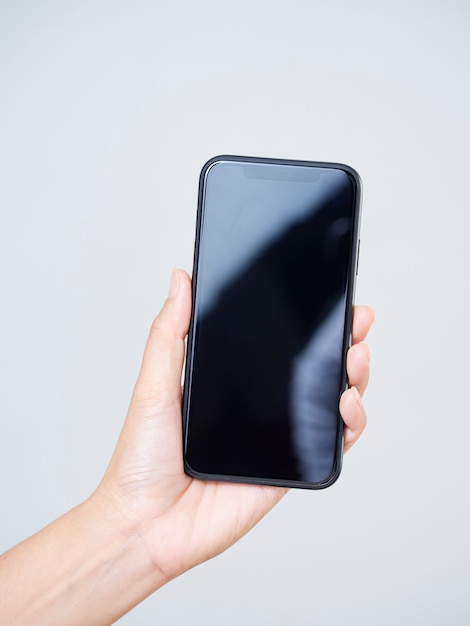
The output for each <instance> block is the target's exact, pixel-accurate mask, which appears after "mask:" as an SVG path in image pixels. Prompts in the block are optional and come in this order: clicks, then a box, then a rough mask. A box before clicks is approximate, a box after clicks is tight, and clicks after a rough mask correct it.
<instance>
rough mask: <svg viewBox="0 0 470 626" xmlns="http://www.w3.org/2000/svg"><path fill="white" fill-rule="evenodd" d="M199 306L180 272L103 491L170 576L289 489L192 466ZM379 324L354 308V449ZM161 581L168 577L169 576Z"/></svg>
mask: <svg viewBox="0 0 470 626" xmlns="http://www.w3.org/2000/svg"><path fill="white" fill-rule="evenodd" d="M190 312H191V281H190V278H189V276H188V275H187V274H186V273H185V272H183V271H181V270H175V271H174V272H173V276H172V282H171V287H170V294H169V296H168V299H167V300H166V302H165V305H164V307H163V309H162V311H161V312H160V314H159V315H158V317H157V318H156V320H155V321H154V323H153V326H152V329H151V331H150V336H149V338H148V342H147V346H146V349H145V354H144V358H143V363H142V368H141V372H140V375H139V378H138V381H137V384H136V387H135V390H134V394H133V397H132V401H131V404H130V408H129V412H128V415H127V418H126V421H125V424H124V427H123V430H122V433H121V436H120V439H119V442H118V445H117V447H116V450H115V453H114V455H113V458H112V460H111V462H110V465H109V467H108V470H107V472H106V474H105V477H104V479H103V481H102V483H101V485H100V487H99V489H98V491H97V494H96V495H98V496H100V497H101V498H104V500H105V501H107V502H108V503H109V502H111V503H112V506H113V507H115V511H116V512H117V515H118V519H119V520H120V521H121V523H122V524H123V525H124V526H127V527H128V528H132V532H133V533H135V534H137V535H138V536H139V538H140V541H141V542H142V543H143V545H144V546H145V550H146V551H147V553H148V555H149V558H150V559H151V561H152V563H153V565H154V567H155V569H156V570H158V572H159V573H160V575H161V580H160V583H161V584H163V583H164V582H167V581H168V580H170V579H172V578H174V577H175V576H177V575H178V574H181V573H182V572H184V571H186V570H188V569H190V568H191V567H193V566H195V565H197V564H198V563H201V562H202V561H205V560H207V559H209V558H211V557H213V556H215V555H217V554H219V553H220V552H222V551H223V550H225V549H226V548H228V547H229V546H230V545H232V544H233V543H234V542H235V541H237V540H238V539H239V538H240V537H242V536H243V535H244V534H245V533H246V532H248V531H249V530H250V529H251V528H252V527H253V526H254V525H255V524H256V523H257V522H258V521H259V520H260V519H261V518H262V517H263V516H264V515H265V514H266V513H267V512H268V511H269V510H270V509H271V508H272V507H273V506H274V505H275V504H276V503H277V502H278V501H279V500H280V499H281V498H282V496H283V495H284V494H285V493H286V491H287V489H284V488H280V487H266V486H257V485H242V484H230V483H222V482H212V481H211V482H209V481H208V482H205V481H201V480H194V479H192V478H190V477H189V476H187V475H186V474H185V473H184V471H183V454H182V430H181V428H182V427H181V373H182V367H183V360H184V354H185V343H184V342H185V337H186V334H187V331H188V325H189V318H190ZM372 322H373V311H372V310H371V309H370V308H369V307H364V306H357V307H355V309H354V316H353V332H352V344H353V345H352V347H351V348H350V350H349V353H348V358H347V370H348V376H349V381H350V384H351V385H352V387H351V388H350V389H348V390H347V391H346V392H345V393H344V394H343V395H342V397H341V402H340V412H341V415H342V417H343V420H344V422H345V429H344V448H345V450H348V449H349V448H350V447H351V446H352V445H353V444H354V443H355V441H356V440H357V439H358V437H359V436H360V434H361V433H362V431H363V430H364V428H365V424H366V416H365V412H364V408H363V406H362V402H361V395H362V394H363V393H364V391H365V388H366V386H367V382H368V376H369V349H368V346H367V345H366V344H364V343H362V341H363V340H364V338H365V337H366V335H367V333H368V331H369V328H370V326H371V324H372ZM160 583H159V584H160Z"/></svg>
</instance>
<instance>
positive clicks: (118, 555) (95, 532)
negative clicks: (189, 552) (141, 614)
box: [0, 494, 165, 626]
mask: <svg viewBox="0 0 470 626" xmlns="http://www.w3.org/2000/svg"><path fill="white" fill-rule="evenodd" d="M164 582H165V580H164V578H163V576H162V575H161V574H160V573H159V572H158V570H156V569H155V567H154V565H153V564H152V562H151V560H150V558H149V556H148V554H147V551H146V549H145V547H144V545H143V544H142V543H141V541H140V539H139V536H138V534H137V533H136V532H134V531H133V529H132V526H131V524H128V523H126V521H125V520H122V519H120V518H118V517H117V516H116V514H115V513H114V511H113V509H112V507H110V506H108V505H107V503H106V501H104V500H103V499H102V498H100V496H99V495H96V494H94V495H93V496H92V497H91V498H89V499H88V500H87V501H85V502H84V503H83V504H81V505H79V506H78V507H76V508H75V509H73V510H72V511H70V512H68V513H67V514H65V515H64V516H63V517H61V518H59V519H58V520H56V521H55V522H53V523H52V524H50V525H49V526H47V527H46V528H44V529H43V530H41V531H40V532H39V533H37V534H36V535H34V536H33V537H31V538H29V539H27V540H26V541H24V542H22V543H20V544H19V545H17V546H16V547H14V548H12V549H11V550H9V551H8V552H6V553H5V554H3V555H2V556H1V557H0V590H1V592H0V623H1V624H5V625H8V626H10V625H11V626H20V625H21V626H23V625H25V626H26V625H27V626H39V625H43V624H44V625H46V624H47V626H55V625H56V624H57V625H60V626H74V625H75V624H76V625H77V626H78V625H79V626H83V624H87V626H98V625H104V624H111V623H113V622H114V621H115V620H116V619H118V618H119V617H120V616H121V615H123V614H124V613H126V612H127V611H129V610H130V609H131V608H132V607H134V606H135V605H136V604H138V603H139V602H140V601H141V600H143V599H144V598H145V597H146V596H148V595H150V594H151V593H152V592H153V591H155V590H156V589H158V588H159V587H160V586H162V585H163V584H164Z"/></svg>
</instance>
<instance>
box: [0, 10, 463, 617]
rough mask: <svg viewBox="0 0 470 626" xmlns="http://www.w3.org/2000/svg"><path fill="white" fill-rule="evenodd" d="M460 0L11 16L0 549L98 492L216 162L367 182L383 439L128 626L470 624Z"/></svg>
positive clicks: (4, 161)
mask: <svg viewBox="0 0 470 626" xmlns="http://www.w3.org/2000/svg"><path fill="white" fill-rule="evenodd" d="M469 28H470V5H469V4H468V2H467V1H466V0H445V1H444V0H441V1H436V0H427V1H424V0H422V1H417V0H407V1H404V0H394V1H393V2H391V1H390V2H381V1H377V0H376V1H372V0H370V1H366V0H358V1H356V2H350V1H347V0H330V1H329V2H320V1H317V0H290V1H289V2H287V0H283V1H282V2H281V1H279V0H237V2H228V1H224V0H218V1H215V0H214V1H212V0H198V1H197V2H192V1H190V0H179V1H175V2H171V3H170V2H162V1H160V0H154V1H153V2H152V1H145V0H133V1H132V2H131V1H118V0H115V1H111V0H109V1H106V0H94V1H88V0H82V1H80V2H70V1H59V0H57V1H55V2H53V1H50V0H49V1H47V0H46V1H44V2H33V1H32V0H29V1H24V0H16V1H15V2H13V1H9V2H6V1H5V0H3V1H1V2H0V209H1V229H0V255H1V263H0V268H1V282H0V284H1V310H0V314H1V324H0V341H1V347H0V362H1V390H0V420H1V421H0V480H1V511H0V551H2V550H3V549H6V548H8V547H9V546H11V545H13V544H14V543H16V542H18V541H19V540H21V539H22V538H24V537H26V536H28V535H29V534H31V533H33V532H34V531H36V530H38V529H39V528H41V527H42V526H43V525H45V524H46V523H48V522H49V521H51V520H52V519H54V518H55V517H57V516H58V515H60V514H61V513H62V512H64V511H65V510H67V509H68V508H70V507H72V506H73V505H75V504H77V503H78V502H80V501H81V500H83V499H84V498H86V497H87V496H88V495H89V494H90V493H91V491H92V490H93V489H94V488H95V487H96V485H97V483H98V481H99V480H100V478H101V475H102V473H103V471H104V469H105V467H106V465H107V462H108V460H109V457H110V454H111V452H112V450H113V447H114V444H115V441H116V438H117V436H118V433H119V430H120V427H121V424H122V421H123V418H124V416H125V413H126V409H127V405H128V401H129V397H130V394H131V391H132V387H133V384H134V381H135V377H136V375H137V372H138V368H139V364H140V358H141V354H142V349H143V346H144V342H145V339H146V335H147V330H148V328H149V325H150V323H151V321H152V319H153V317H154V315H155V314H156V313H157V311H158V309H159V307H160V305H161V303H162V301H163V299H164V297H165V295H166V291H167V288H168V284H169V279H170V274H171V269H172V267H173V266H174V265H177V266H180V267H184V268H186V269H187V270H188V271H191V266H192V253H193V242H194V227H195V214H196V196H197V180H198V175H199V171H200V168H201V167H202V165H203V163H204V162H205V161H206V160H207V159H208V158H210V157H212V156H214V155H216V154H221V153H225V154H227V153H228V154H242V155H254V156H269V157H285V158H298V159H311V160H326V161H339V162H345V163H348V164H350V165H352V166H353V167H354V168H356V169H357V170H358V171H359V173H360V174H361V176H362V179H363V183H364V201H363V219H362V237H361V239H362V245H361V259H360V268H359V280H358V286H357V292H356V293H357V298H356V300H357V301H360V302H366V303H370V304H372V305H373V306H374V307H375V309H376V315H377V321H376V324H375V327H374V329H373V332H372V333H371V335H370V344H371V346H372V350H373V358H372V379H371V384H370V389H369V391H368V392H367V394H366V397H365V403H366V406H367V410H368V415H369V426H368V429H367V431H366V433H365V435H364V436H363V438H362V439H361V441H360V443H359V444H358V445H357V446H356V447H355V448H354V449H353V450H352V451H351V452H350V453H349V454H348V455H347V457H346V459H345V464H344V469H343V474H342V477H341V478H340V480H339V482H338V483H337V484H336V485H335V486H333V487H331V488H330V489H328V490H326V491H323V492H305V491H296V492H291V493H290V494H289V495H288V496H287V497H286V498H285V499H284V500H283V501H282V503H281V504H280V505H279V506H278V507H277V508H276V509H275V510H274V511H273V512H272V513H271V514H270V515H269V516H268V517H267V518H265V519H264V520H263V521H262V522H261V523H260V524H259V526H258V527H257V528H256V529H255V530H254V531H253V532H252V533H251V534H250V535H248V536H247V537H246V538H244V539H243V540H242V541H241V542H240V543H239V544H237V545H236V546H235V547H233V548H232V549H230V550H229V551H228V552H227V553H225V554H223V555H222V556H220V557H218V558H216V559H214V560H213V561H211V562H209V563H207V564H205V565H203V566H200V567H198V568H196V569H194V570H192V571H191V572H189V573H188V574H186V575H185V576H183V577H181V578H179V579H177V580H175V581H173V582H172V583H171V584H169V585H168V586H167V587H165V588H164V589H162V590H160V591H159V592H157V593H156V594H155V595H154V596H153V597H151V598H149V599H148V600H146V601H145V602H144V603H143V604H142V605H141V606H140V607H138V608H137V609H135V610H134V611H132V612H131V613H129V614H128V615H127V616H125V617H124V618H123V619H122V620H121V621H120V622H119V623H120V624H123V625H139V626H140V625H142V626H145V625H150V624H166V625H179V624H186V623H190V624H192V626H215V625H219V624H224V626H232V625H233V626H238V625H243V626H265V625H266V626H284V625H286V624H289V625H294V626H297V625H298V626H304V625H310V624H318V625H320V626H338V625H339V626H341V625H343V624H345V625H346V624H347V625H348V626H368V625H371V626H372V625H376V624H381V625H382V626H388V625H396V624H402V625H414V624H426V625H428V626H434V625H441V624H452V625H453V626H459V625H464V624H468V623H469V622H470V605H469V601H468V588H469V587H470V562H469V557H470V539H469V527H470V508H469V502H468V500H469V486H468V482H469V478H470V472H469V467H468V446H469V439H470V420H469V409H468V399H467V395H468V373H469V367H468V358H469V357H468V355H469V348H470V346H469V339H468V318H469V314H468V305H469V297H468V288H469V280H468V276H467V273H468V270H469V267H470V265H469V261H470V254H469V243H468V232H469V217H468V214H469V209H470V206H469V199H468V198H469V192H468V189H469V175H468V167H469V161H468V149H469V145H470V122H469V115H468V114H469V110H470V78H469V77H470V72H469V70H468V66H469V60H470V37H469V35H468V33H469Z"/></svg>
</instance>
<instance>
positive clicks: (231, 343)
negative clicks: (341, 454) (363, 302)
mask: <svg viewBox="0 0 470 626" xmlns="http://www.w3.org/2000/svg"><path fill="white" fill-rule="evenodd" d="M202 189H203V193H202V196H201V200H200V207H199V211H200V215H199V219H198V238H199V246H198V248H197V255H196V260H195V268H194V276H193V280H194V289H195V293H194V303H193V319H192V331H191V333H190V340H189V345H188V357H187V359H188V363H187V370H186V383H185V384H186V390H185V424H186V431H185V455H186V463H187V465H188V466H189V467H190V468H191V470H192V471H193V472H196V473H198V474H203V475H211V476H232V477H245V478H247V479H257V478H259V479H262V480H267V481H274V482H275V481H285V480H287V481H305V482H308V483H321V482H323V481H327V480H328V478H329V477H330V476H331V474H332V473H333V472H334V470H335V465H336V463H337V454H338V437H339V436H340V432H341V431H340V421H339V415H338V401H339V397H340V394H341V391H342V389H343V386H344V381H345V378H344V351H345V346H346V344H345V328H346V327H347V324H346V315H347V313H348V305H347V302H348V296H347V294H348V283H349V282H350V281H351V277H352V275H353V273H352V272H351V271H350V265H351V260H352V256H353V255H352V246H353V245H354V244H353V236H352V235H353V231H354V223H355V219H356V216H355V194H356V191H355V182H354V180H353V178H352V177H351V175H350V174H349V173H348V172H346V171H343V170H341V169H336V168H335V167H308V166H305V165H292V164H290V165H285V164H284V165H283V164H279V163H266V162H264V163H253V162H240V161H234V162H232V161H224V160H222V161H220V162H217V163H215V164H213V165H211V166H210V167H208V168H207V169H206V171H205V174H204V178H203V186H202Z"/></svg>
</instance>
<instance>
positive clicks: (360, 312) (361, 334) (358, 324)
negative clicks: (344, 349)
mask: <svg viewBox="0 0 470 626" xmlns="http://www.w3.org/2000/svg"><path fill="white" fill-rule="evenodd" d="M374 317H375V313H374V309H373V308H371V307H370V306H365V305H363V304H356V305H355V306H354V308H353V322H352V343H353V345H354V344H355V343H360V342H361V341H364V339H365V338H366V337H367V333H368V332H369V330H370V327H371V326H372V323H373V321H374Z"/></svg>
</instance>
